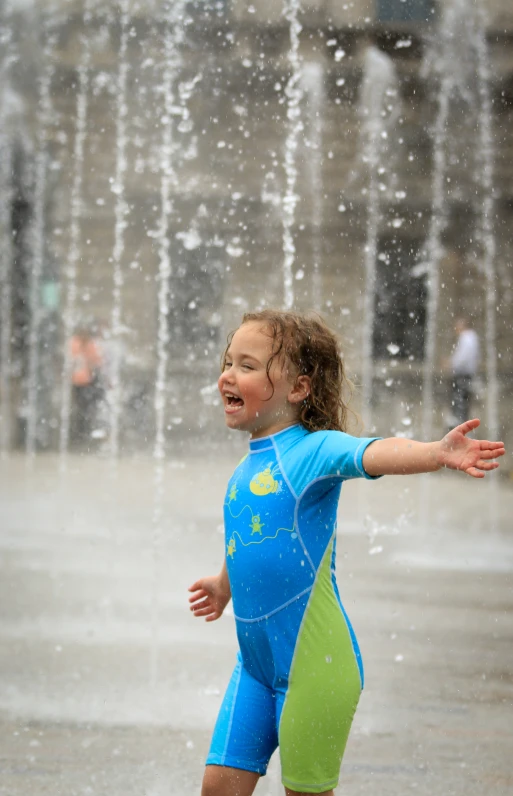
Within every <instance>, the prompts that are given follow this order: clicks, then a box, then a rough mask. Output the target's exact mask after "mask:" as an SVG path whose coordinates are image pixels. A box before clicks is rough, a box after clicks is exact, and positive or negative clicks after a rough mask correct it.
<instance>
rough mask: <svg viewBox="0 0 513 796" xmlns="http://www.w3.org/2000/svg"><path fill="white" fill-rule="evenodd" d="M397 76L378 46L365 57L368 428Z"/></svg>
mask: <svg viewBox="0 0 513 796" xmlns="http://www.w3.org/2000/svg"><path fill="white" fill-rule="evenodd" d="M397 93H398V92H397V75H396V72H395V68H394V65H393V63H392V61H391V59H390V58H389V57H388V56H387V55H385V54H384V53H382V52H381V51H380V50H378V49H377V48H376V47H369V48H368V49H367V51H366V54H365V62H364V77H363V82H362V86H361V93H360V114H361V117H362V138H363V159H364V162H365V163H366V167H367V171H368V188H367V230H366V243H365V256H364V261H365V289H364V303H363V329H362V407H363V409H362V414H363V418H364V422H365V427H366V428H367V429H369V428H371V425H372V416H371V415H372V412H371V398H372V379H373V370H374V368H373V360H372V335H373V329H374V302H375V289H376V259H377V255H378V235H379V229H380V225H381V221H382V211H381V199H380V190H379V183H380V182H382V181H383V175H384V174H385V173H386V167H385V163H386V158H385V154H386V153H387V150H388V142H389V135H388V131H389V128H390V127H391V126H392V125H393V123H394V122H395V120H396V118H397V115H398V105H396V106H395V107H393V106H392V111H391V112H390V110H389V102H390V98H391V97H396V96H397Z"/></svg>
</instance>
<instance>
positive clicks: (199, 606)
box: [189, 561, 232, 622]
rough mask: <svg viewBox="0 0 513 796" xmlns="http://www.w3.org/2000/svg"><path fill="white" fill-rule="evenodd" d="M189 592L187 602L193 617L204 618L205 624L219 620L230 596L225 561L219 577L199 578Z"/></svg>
mask: <svg viewBox="0 0 513 796" xmlns="http://www.w3.org/2000/svg"><path fill="white" fill-rule="evenodd" d="M189 591H190V592H192V594H191V596H190V597H189V602H190V603H191V611H192V612H193V614H194V616H204V617H205V621H206V622H214V621H215V620H216V619H219V617H220V616H221V615H222V613H223V611H224V609H225V608H226V606H227V605H228V603H229V602H230V599H231V596H232V592H231V589H230V581H229V580H228V572H227V571H226V561H225V562H224V563H223V567H222V569H221V572H220V573H219V575H209V576H207V577H205V578H200V579H199V580H197V581H196V582H195V583H193V584H192V586H189Z"/></svg>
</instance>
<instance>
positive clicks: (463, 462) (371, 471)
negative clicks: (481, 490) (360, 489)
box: [363, 418, 505, 478]
mask: <svg viewBox="0 0 513 796" xmlns="http://www.w3.org/2000/svg"><path fill="white" fill-rule="evenodd" d="M478 426H479V420H477V418H476V419H474V420H467V422H466V423H462V424H461V426H456V428H453V430H452V431H450V432H449V433H448V434H446V435H445V437H444V438H443V439H442V440H440V441H439V442H416V441H415V440H411V439H402V438H398V437H390V438H389V439H382V440H376V442H372V443H371V444H370V445H369V446H368V448H367V449H366V451H365V453H364V454H363V466H364V468H365V472H366V473H367V474H368V475H373V476H376V475H411V474H413V473H430V472H434V471H435V470H440V469H441V468H442V467H446V468H448V469H450V470H461V471H462V472H464V473H467V475H471V476H472V477H473V478H484V475H485V471H487V470H495V469H496V468H497V467H498V466H499V463H498V462H494V461H491V460H492V459H495V458H497V457H498V456H504V453H505V450H504V443H503V442H489V441H488V440H478V439H469V438H468V437H467V436H466V435H467V434H468V433H469V432H471V431H473V430H474V429H475V428H477V427H478Z"/></svg>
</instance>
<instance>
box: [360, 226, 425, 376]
mask: <svg viewBox="0 0 513 796" xmlns="http://www.w3.org/2000/svg"><path fill="white" fill-rule="evenodd" d="M419 249H420V245H419V244H418V243H417V242H415V241H413V242H412V241H400V240H399V241H398V240H395V239H394V240H393V241H381V245H380V247H379V255H378V261H377V263H376V293H375V304H374V329H373V356H374V359H409V358H411V357H413V359H415V360H417V361H422V360H423V359H424V331H425V323H426V299H427V290H426V284H425V275H424V274H422V273H421V274H419V273H418V271H419V270H421V269H418V268H416V267H415V266H416V265H417V263H418V259H419Z"/></svg>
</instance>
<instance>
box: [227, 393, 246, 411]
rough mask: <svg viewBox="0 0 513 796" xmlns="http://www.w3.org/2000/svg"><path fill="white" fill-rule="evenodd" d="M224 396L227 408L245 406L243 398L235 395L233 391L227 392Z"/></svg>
mask: <svg viewBox="0 0 513 796" xmlns="http://www.w3.org/2000/svg"><path fill="white" fill-rule="evenodd" d="M224 397H225V399H226V408H227V409H239V408H240V407H241V406H244V401H243V400H242V398H239V397H238V396H237V395H233V393H225V395H224Z"/></svg>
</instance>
